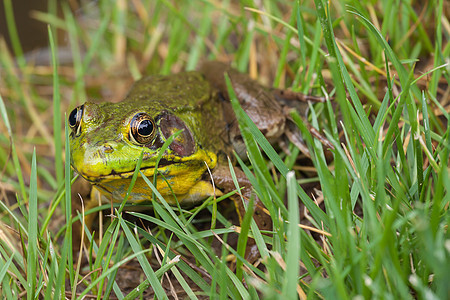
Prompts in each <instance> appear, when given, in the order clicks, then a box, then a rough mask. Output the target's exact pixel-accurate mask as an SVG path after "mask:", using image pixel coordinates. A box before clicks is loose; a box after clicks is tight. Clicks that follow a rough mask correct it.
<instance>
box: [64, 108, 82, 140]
mask: <svg viewBox="0 0 450 300" xmlns="http://www.w3.org/2000/svg"><path fill="white" fill-rule="evenodd" d="M83 109H84V105H80V106H78V107H77V108H75V109H74V110H72V112H71V113H70V115H69V120H68V121H69V127H70V129H72V132H73V133H74V134H76V135H79V134H80V130H81V129H80V128H81V126H80V123H81V118H82V117H83Z"/></svg>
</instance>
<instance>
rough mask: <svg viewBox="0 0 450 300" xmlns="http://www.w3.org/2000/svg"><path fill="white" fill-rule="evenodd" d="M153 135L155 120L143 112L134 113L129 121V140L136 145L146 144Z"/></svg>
mask: <svg viewBox="0 0 450 300" xmlns="http://www.w3.org/2000/svg"><path fill="white" fill-rule="evenodd" d="M154 136H155V122H154V121H153V119H152V118H151V117H150V116H149V115H147V114H144V113H138V114H136V115H135V116H134V117H133V119H131V122H130V141H132V142H133V143H135V144H138V145H146V144H148V143H150V142H151V141H152V140H153V137H154Z"/></svg>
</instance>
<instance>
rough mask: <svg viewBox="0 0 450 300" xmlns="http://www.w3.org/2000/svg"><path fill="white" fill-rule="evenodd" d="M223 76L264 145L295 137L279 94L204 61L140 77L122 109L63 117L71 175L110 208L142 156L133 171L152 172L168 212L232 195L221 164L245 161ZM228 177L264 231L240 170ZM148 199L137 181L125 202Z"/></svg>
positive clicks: (92, 109)
mask: <svg viewBox="0 0 450 300" xmlns="http://www.w3.org/2000/svg"><path fill="white" fill-rule="evenodd" d="M225 74H228V76H229V78H230V82H231V85H232V87H233V89H234V92H235V94H236V97H237V99H238V101H239V103H240V105H241V106H242V108H243V109H244V110H245V112H246V113H247V114H248V115H249V117H250V118H251V120H252V121H253V122H254V123H255V125H256V126H257V127H258V129H259V130H260V131H261V132H262V133H263V134H264V135H265V137H266V138H267V139H268V140H269V141H270V142H271V143H276V142H277V141H279V140H282V139H286V137H287V138H289V139H290V140H293V138H292V137H293V136H297V135H296V134H293V132H292V130H291V129H290V128H291V127H292V124H291V123H292V121H291V120H290V118H289V114H288V112H287V110H286V109H285V107H284V106H283V105H282V104H281V103H280V101H279V99H278V98H279V95H280V92H279V91H278V90H273V89H270V88H267V87H265V86H263V85H261V84H259V83H258V82H257V81H256V80H254V79H251V78H250V77H249V76H248V75H246V74H244V73H240V72H238V71H237V70H235V69H233V68H231V67H230V66H229V65H228V64H226V63H222V62H218V61H210V62H205V63H203V64H202V65H201V67H200V68H199V69H198V70H197V71H188V72H180V73H177V74H171V75H152V76H146V77H143V78H142V79H140V80H138V81H137V82H135V83H134V85H133V86H132V87H131V89H130V91H129V93H128V95H127V96H126V97H125V98H124V100H123V101H121V102H118V103H111V102H102V103H93V102H85V103H84V104H82V105H80V106H78V107H76V108H75V109H74V110H73V111H72V112H71V113H70V115H69V117H68V124H69V127H70V129H71V133H70V152H71V157H70V159H71V165H72V167H73V169H74V170H75V171H76V172H77V173H78V174H79V175H80V176H81V177H83V178H84V179H85V180H87V181H88V182H90V183H91V184H92V185H93V186H94V187H95V188H96V189H98V190H99V191H100V193H102V194H104V195H108V197H109V198H110V199H112V200H113V201H114V202H122V201H123V199H124V197H125V195H126V193H127V190H128V186H129V185H130V182H131V178H132V176H133V173H134V171H135V168H136V165H137V163H138V160H139V159H140V157H141V155H142V163H141V166H140V171H141V172H142V173H143V174H144V175H145V176H146V177H148V178H153V176H154V174H155V172H156V173H157V175H156V188H157V190H158V192H159V193H160V194H161V195H162V196H163V197H164V199H165V200H166V201H167V202H168V203H169V204H170V205H177V204H180V205H181V206H185V207H188V206H193V205H198V204H200V203H202V202H203V201H205V200H206V199H208V198H209V197H211V196H213V197H217V196H220V195H223V194H225V193H228V192H230V191H233V190H235V189H236V187H235V183H234V181H233V176H232V175H231V171H230V168H229V164H228V160H229V159H231V161H235V160H234V159H233V157H234V153H233V152H235V153H236V154H237V155H238V156H240V157H245V143H244V141H243V139H242V136H241V133H240V129H239V124H238V122H237V120H236V117H235V114H234V111H233V109H232V106H231V102H230V95H229V94H228V88H227V84H226V81H225ZM172 135H174V138H173V137H172ZM171 137H172V138H173V141H172V142H171V143H170V145H169V146H168V147H167V148H166V150H165V152H164V153H162V154H161V153H160V152H161V148H162V147H163V145H164V143H165V142H166V141H167V140H168V139H169V138H171ZM300 140H301V137H300V138H297V143H298V141H300ZM158 156H160V160H159V163H158V165H157V166H156V165H155V164H156V160H157V158H158ZM234 173H235V177H236V178H237V182H238V184H239V187H240V188H242V190H241V193H242V195H243V199H245V200H246V201H248V200H249V199H253V201H254V216H253V217H254V220H255V221H256V224H257V225H258V227H259V228H260V229H261V230H267V231H271V230H272V217H271V216H270V215H269V214H268V212H267V210H266V209H265V208H264V206H263V204H262V203H261V201H260V200H259V199H258V197H257V196H256V195H255V192H254V190H253V188H252V186H251V183H250V181H249V180H248V178H247V177H246V176H245V174H244V172H243V171H242V170H241V169H239V168H237V167H235V168H234ZM152 195H153V192H152V189H151V188H150V187H149V186H148V185H147V184H146V183H145V181H144V179H143V177H141V176H138V178H137V180H136V182H135V184H134V187H133V189H132V191H131V193H130V194H129V195H128V202H130V203H133V204H139V203H143V202H148V201H152V198H153V196H152ZM233 200H234V203H235V206H236V210H237V212H238V215H239V218H240V219H242V217H243V216H244V214H245V211H246V210H245V205H244V204H243V202H242V199H241V197H233Z"/></svg>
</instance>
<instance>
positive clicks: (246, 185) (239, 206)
mask: <svg viewBox="0 0 450 300" xmlns="http://www.w3.org/2000/svg"><path fill="white" fill-rule="evenodd" d="M234 173H235V175H236V179H237V181H238V184H239V186H240V187H241V188H242V190H241V193H242V195H243V198H244V201H249V200H250V199H251V198H252V197H253V199H254V206H253V207H254V215H253V219H254V220H255V222H256V225H257V226H258V228H259V229H260V230H265V231H271V230H272V218H271V217H270V215H269V214H268V213H267V210H265V208H264V205H263V204H262V202H261V201H260V200H259V198H258V197H256V195H255V194H254V191H253V188H252V185H251V183H250V181H249V180H248V178H247V176H245V173H244V172H243V171H242V170H240V169H237V168H235V169H234ZM212 176H213V180H214V184H215V185H216V186H217V187H218V188H220V189H221V190H223V191H224V192H225V193H228V192H231V191H233V190H235V189H236V186H235V185H234V182H233V177H232V176H231V172H230V169H229V167H228V166H221V165H218V166H216V167H215V168H214V171H213V173H212ZM231 198H232V200H233V202H234V205H235V206H236V211H237V213H238V215H239V221H240V222H242V219H243V218H244V215H245V212H246V210H245V207H244V204H243V203H242V199H241V197H240V196H238V195H234V196H233V197H231ZM259 257H260V254H259V251H258V248H257V246H256V244H255V240H253V239H250V240H249V241H248V242H247V249H246V253H245V258H246V259H247V261H249V262H250V263H253V262H255V261H256V260H257V259H258V258H259Z"/></svg>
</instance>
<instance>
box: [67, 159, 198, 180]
mask: <svg viewBox="0 0 450 300" xmlns="http://www.w3.org/2000/svg"><path fill="white" fill-rule="evenodd" d="M190 165H191V163H189V162H183V161H174V160H167V159H164V158H162V159H161V160H160V161H159V163H158V165H157V170H158V173H159V174H161V175H164V176H170V175H172V173H178V172H179V171H180V170H184V171H186V169H188V168H189V166H190ZM74 168H75V170H76V171H77V172H78V174H80V175H81V176H82V177H83V178H84V179H86V180H87V181H89V182H91V183H93V184H98V183H101V182H105V181H113V180H124V179H131V177H132V176H133V174H134V173H135V171H136V168H133V169H129V170H125V171H116V170H115V169H111V170H109V172H108V173H107V174H99V173H98V172H89V170H83V169H78V168H76V167H74ZM155 169H156V165H149V166H141V168H140V169H139V171H140V172H142V173H143V174H144V175H145V176H146V177H150V176H153V175H154V174H155ZM174 171H175V172H174ZM176 171H178V172H176ZM138 177H142V176H141V175H140V174H138Z"/></svg>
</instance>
